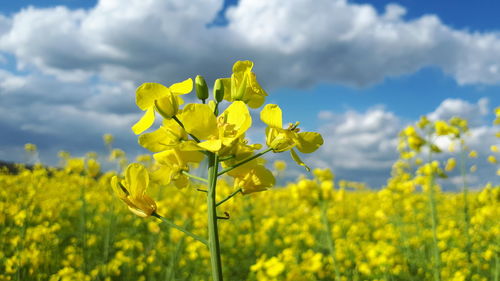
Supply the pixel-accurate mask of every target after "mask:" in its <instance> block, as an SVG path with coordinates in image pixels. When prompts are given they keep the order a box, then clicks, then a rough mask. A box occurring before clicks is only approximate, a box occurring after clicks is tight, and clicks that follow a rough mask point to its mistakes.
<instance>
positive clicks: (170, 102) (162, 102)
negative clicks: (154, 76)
mask: <svg viewBox="0 0 500 281" xmlns="http://www.w3.org/2000/svg"><path fill="white" fill-rule="evenodd" d="M155 107H156V111H158V113H160V115H161V116H163V118H165V119H170V118H172V117H174V116H175V115H176V114H177V112H179V102H178V101H177V96H176V95H174V94H172V93H169V95H167V96H165V97H162V98H160V99H158V100H155Z"/></svg>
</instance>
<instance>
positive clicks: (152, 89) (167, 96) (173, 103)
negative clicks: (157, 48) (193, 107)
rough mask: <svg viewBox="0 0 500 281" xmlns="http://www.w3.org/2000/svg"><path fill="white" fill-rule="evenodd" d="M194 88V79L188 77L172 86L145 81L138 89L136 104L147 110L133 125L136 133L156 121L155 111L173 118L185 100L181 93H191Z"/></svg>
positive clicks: (144, 129)
mask: <svg viewBox="0 0 500 281" xmlns="http://www.w3.org/2000/svg"><path fill="white" fill-rule="evenodd" d="M192 90H193V80H191V79H186V80H184V81H183V82H180V83H176V84H173V85H171V86H170V87H168V88H167V87H165V86H163V85H162V84H159V83H144V84H142V85H141V86H139V88H137V90H136V104H137V106H138V107H139V108H140V109H141V110H143V111H146V112H145V113H144V115H143V116H142V117H141V119H140V120H139V121H138V122H137V123H135V125H134V126H132V131H134V133H135V134H136V135H138V134H140V133H142V132H144V131H146V130H147V129H149V127H151V125H153V123H154V121H155V111H158V113H160V114H161V115H162V116H163V117H164V118H167V119H168V118H172V117H173V116H175V115H176V114H177V112H178V110H179V104H182V103H183V101H182V99H181V98H180V97H178V96H179V95H184V94H187V93H190V92H191V91H192Z"/></svg>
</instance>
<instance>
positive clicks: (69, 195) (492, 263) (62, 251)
mask: <svg viewBox="0 0 500 281" xmlns="http://www.w3.org/2000/svg"><path fill="white" fill-rule="evenodd" d="M89 163H91V162H89V160H87V164H89ZM84 164H85V163H84V161H83V160H82V159H73V160H70V161H68V166H67V168H66V169H45V168H42V167H36V168H35V169H34V170H28V169H21V170H20V171H19V172H18V173H17V174H9V173H7V172H6V171H4V172H3V173H2V174H1V175H0V186H2V189H1V190H0V210H1V212H0V225H1V227H0V232H1V233H0V234H1V236H0V237H1V239H2V243H1V244H0V245H1V252H0V268H1V270H0V272H1V274H0V280H209V276H210V264H209V261H210V259H209V253H208V250H207V249H206V248H205V247H204V245H203V244H201V243H199V242H198V241H196V240H194V239H192V238H190V237H187V236H184V235H183V233H182V232H179V231H177V230H175V229H172V228H169V227H168V226H167V225H164V224H162V223H161V222H160V221H159V220H157V219H156V218H147V219H143V218H140V217H137V216H135V215H134V214H133V213H131V212H129V211H128V210H127V209H126V208H124V207H123V204H121V203H120V202H119V201H118V200H117V198H116V197H115V196H113V195H112V191H111V188H110V183H109V182H110V178H111V177H112V176H113V175H114V172H108V173H105V174H102V175H99V176H92V175H91V174H92V172H91V171H90V170H89V168H88V167H85V165H84ZM314 175H315V176H314V178H309V179H306V178H304V179H301V180H298V181H297V182H295V183H290V184H288V185H287V186H286V187H284V188H273V190H270V191H266V192H263V193H254V194H250V195H245V196H238V197H235V198H233V199H232V200H230V201H228V202H227V203H225V205H223V207H222V210H223V211H224V212H227V213H228V217H229V219H227V220H221V221H220V222H219V225H220V229H219V231H220V239H221V249H222V253H223V255H222V259H223V262H224V265H225V267H224V275H225V277H226V279H227V280H335V278H338V280H432V278H433V275H432V272H433V267H434V266H435V260H434V258H433V254H432V248H433V246H432V245H433V243H432V227H431V225H430V221H429V217H430V212H429V208H428V202H427V196H426V194H425V193H421V192H414V191H412V190H411V188H410V189H401V188H400V187H403V186H405V187H408V186H411V183H409V182H407V181H405V180H404V179H403V178H393V179H392V180H391V181H390V182H389V185H388V186H387V187H386V188H384V189H382V190H380V191H374V190H351V189H349V188H348V187H345V188H339V187H337V186H335V182H334V180H333V178H332V175H331V173H329V171H327V170H315V171H314ZM223 183H224V182H223ZM345 185H346V184H345V183H344V184H343V186H345ZM334 186H335V188H333V187H334ZM197 188H202V186H201V185H195V186H191V187H189V188H185V189H177V188H176V187H174V186H163V185H159V184H157V183H152V184H151V186H150V190H149V194H150V195H151V196H153V197H154V198H155V199H156V201H157V204H158V212H159V213H161V214H162V215H163V216H165V217H167V218H170V219H171V220H173V221H174V222H175V223H177V224H179V225H181V226H184V227H185V228H187V229H190V230H192V231H193V232H195V233H196V234H198V235H204V236H205V235H206V218H205V210H206V201H205V200H204V197H205V195H204V193H203V192H199V191H197V190H196V189H197ZM231 192H232V187H230V186H229V185H227V184H220V192H219V194H218V199H219V200H221V199H222V198H223V197H225V196H226V195H227V194H229V193H231ZM468 199H469V204H470V205H469V206H470V210H469V214H470V228H469V234H470V237H471V241H470V249H469V250H470V260H469V259H468V253H467V251H468V248H467V239H466V235H465V233H464V229H465V224H464V214H463V204H464V201H463V196H462V194H461V193H445V192H439V193H437V194H436V201H437V210H438V214H439V216H438V225H437V239H438V241H437V243H438V247H439V255H440V273H441V277H442V279H443V280H467V279H470V280H498V274H499V267H500V264H499V243H500V241H499V240H500V226H499V224H498V218H499V217H500V207H499V202H500V186H491V185H490V186H485V187H484V188H483V189H482V190H481V191H477V192H472V193H470V194H469V197H468ZM331 251H333V255H332V254H331V253H332V252H331Z"/></svg>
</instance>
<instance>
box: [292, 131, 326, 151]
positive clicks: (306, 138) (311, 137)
mask: <svg viewBox="0 0 500 281" xmlns="http://www.w3.org/2000/svg"><path fill="white" fill-rule="evenodd" d="M297 141H298V142H297V149H298V150H299V151H300V152H302V153H312V152H314V151H316V149H318V148H319V147H320V146H321V145H322V144H323V137H322V136H321V135H320V134H319V133H315V132H302V133H299V134H297Z"/></svg>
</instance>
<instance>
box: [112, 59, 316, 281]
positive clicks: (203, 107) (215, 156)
mask: <svg viewBox="0 0 500 281" xmlns="http://www.w3.org/2000/svg"><path fill="white" fill-rule="evenodd" d="M252 68H253V62H251V61H238V62H236V63H235V64H234V65H233V73H232V75H231V76H230V77H228V78H220V79H217V80H216V81H215V83H214V86H213V95H212V99H211V100H208V99H209V93H208V87H207V84H206V82H205V80H204V78H203V77H202V76H199V75H198V76H197V77H196V79H195V81H196V83H195V88H196V96H197V98H198V99H199V100H200V101H201V103H189V104H186V105H185V106H183V107H182V105H183V104H184V100H183V99H182V98H181V95H185V94H188V93H190V92H191V91H192V90H193V81H192V80H191V79H187V80H185V81H183V82H180V83H176V84H173V85H171V86H170V87H165V86H163V85H161V84H158V83H144V84H142V85H141V86H139V88H137V91H136V104H137V106H138V107H139V108H140V109H141V110H143V111H145V113H144V115H143V117H142V118H141V119H140V120H139V121H138V122H137V123H136V124H135V125H134V126H133V127H132V130H133V131H134V133H135V134H138V135H139V134H141V135H140V136H139V144H140V145H141V146H143V147H145V148H146V149H148V150H150V151H151V152H153V153H154V155H153V158H154V159H155V161H156V163H155V165H154V166H153V168H152V169H149V170H148V169H147V168H146V167H144V166H143V165H141V164H138V163H132V164H130V165H129V166H128V167H127V169H126V171H125V177H124V179H120V178H119V177H118V176H115V177H113V178H112V180H111V184H112V187H113V189H114V191H115V193H116V195H117V196H118V197H119V198H120V199H121V200H122V201H123V202H125V203H126V204H127V206H128V208H129V209H130V211H132V212H133V213H134V214H136V215H138V216H141V217H150V216H154V217H156V218H159V219H161V220H162V221H164V222H166V223H167V224H168V225H170V226H171V227H174V228H176V229H177V230H180V231H182V232H184V233H185V234H187V235H189V236H191V237H192V238H194V239H196V240H198V241H200V242H201V243H203V244H205V245H207V246H208V248H209V251H210V260H211V269H212V277H213V280H217V281H220V280H223V270H222V263H221V250H220V246H219V231H218V224H217V222H218V220H219V219H228V218H229V217H228V216H224V217H222V216H219V215H218V213H217V207H218V206H220V205H222V204H223V203H225V202H226V201H228V200H230V199H231V198H232V197H234V196H236V195H237V194H239V193H241V194H243V195H245V194H250V193H253V192H259V191H265V190H267V189H269V188H271V187H272V186H273V185H274V184H275V179H274V176H273V174H272V172H271V171H270V170H268V169H267V168H266V167H265V161H264V160H263V159H261V156H263V155H264V154H266V153H268V152H273V153H279V152H284V151H290V154H291V157H292V159H293V160H294V161H295V162H297V163H298V164H299V165H301V166H304V167H305V168H306V169H307V170H309V167H307V165H306V164H305V163H304V162H303V161H302V160H301V159H300V157H299V155H298V153H297V151H295V149H297V150H298V151H299V152H302V153H312V152H314V151H315V150H316V149H318V148H319V147H320V146H321V145H322V144H323V138H322V137H321V135H320V134H319V133H315V132H300V129H299V128H298V125H299V123H298V122H296V123H294V124H290V125H289V126H288V127H285V128H284V127H283V120H282V111H281V109H280V107H279V106H278V105H275V104H267V105H265V106H264V108H263V109H262V111H261V112H260V119H261V120H262V122H264V123H265V124H266V125H267V128H266V145H267V148H265V149H263V145H261V144H249V142H248V140H247V139H246V138H245V133H246V132H247V131H248V130H249V129H250V127H251V125H252V118H251V115H250V111H249V109H248V108H249V107H250V108H253V109H257V108H260V107H261V106H262V105H263V104H264V102H265V97H266V96H267V93H266V92H265V91H264V90H263V89H262V87H261V86H260V84H259V83H258V82H257V78H256V75H255V73H253V72H252ZM207 100H208V102H207ZM227 102H229V105H227V107H225V110H224V111H223V112H222V113H220V114H219V111H220V110H221V109H222V108H223V107H224V106H225V105H226V104H227ZM181 107H182V108H181ZM157 114H158V115H160V116H161V117H162V118H163V122H162V125H161V126H160V128H158V129H157V130H155V131H153V132H148V133H144V132H145V131H146V130H148V129H149V128H150V127H151V126H152V125H153V123H154V120H155V118H156V115H157ZM204 159H206V160H207V161H208V178H207V179H205V178H203V177H199V176H196V175H193V174H191V173H190V169H192V168H193V166H194V165H197V164H199V163H200V162H201V161H202V160H204ZM223 175H228V176H230V177H232V178H233V182H234V184H233V185H234V192H232V193H231V194H229V195H228V196H227V197H226V198H225V199H223V200H221V201H219V202H217V201H216V198H217V196H216V195H217V179H218V178H219V177H221V176H223ZM190 179H192V180H197V181H200V182H203V183H205V184H207V189H206V190H204V189H198V190H199V191H202V192H205V193H206V196H207V197H206V199H207V221H208V239H205V238H203V237H201V236H199V235H196V234H194V233H191V232H190V231H189V230H187V229H185V228H183V227H181V226H178V225H176V224H174V223H173V222H171V220H169V219H167V218H165V217H163V216H161V215H160V214H158V213H157V204H156V202H155V200H154V199H152V198H151V197H149V195H147V194H146V189H147V187H148V185H149V182H150V180H154V181H159V182H160V183H162V184H165V185H167V184H173V185H175V186H176V187H177V188H186V187H188V186H190V185H191V183H190Z"/></svg>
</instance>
